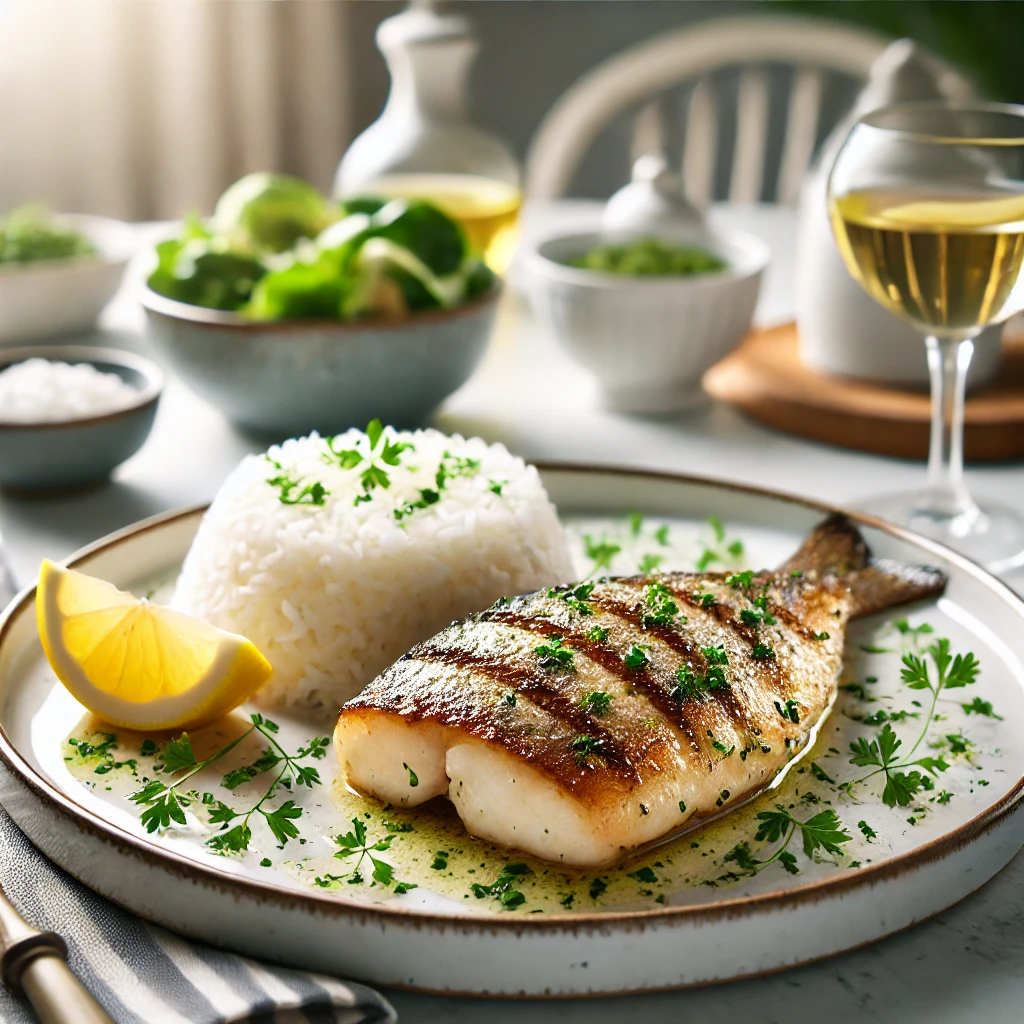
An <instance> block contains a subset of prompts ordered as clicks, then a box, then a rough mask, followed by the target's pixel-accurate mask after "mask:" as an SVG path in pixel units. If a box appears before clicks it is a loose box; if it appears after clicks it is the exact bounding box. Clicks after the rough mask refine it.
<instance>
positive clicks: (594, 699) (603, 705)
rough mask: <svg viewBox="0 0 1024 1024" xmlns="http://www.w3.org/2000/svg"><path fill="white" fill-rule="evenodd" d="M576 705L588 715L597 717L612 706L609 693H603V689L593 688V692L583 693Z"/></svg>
mask: <svg viewBox="0 0 1024 1024" xmlns="http://www.w3.org/2000/svg"><path fill="white" fill-rule="evenodd" d="M576 706H577V707H578V708H579V709H580V710H581V711H585V712H586V713H587V714H590V715H596V716H597V717H600V716H601V715H607V714H608V712H609V711H610V710H611V706H612V698H611V694H609V693H605V692H604V691H603V690H595V691H594V692H593V693H587V694H584V696H582V697H581V698H580V699H579V702H578V703H577V705H576Z"/></svg>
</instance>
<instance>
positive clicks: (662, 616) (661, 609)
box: [642, 583, 686, 629]
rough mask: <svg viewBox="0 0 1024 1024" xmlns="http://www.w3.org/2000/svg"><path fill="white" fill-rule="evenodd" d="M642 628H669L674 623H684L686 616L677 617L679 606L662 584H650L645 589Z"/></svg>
mask: <svg viewBox="0 0 1024 1024" xmlns="http://www.w3.org/2000/svg"><path fill="white" fill-rule="evenodd" d="M642 622H643V626H644V628H645V629H649V628H650V627H651V626H670V625H673V624H674V623H677V622H679V623H683V622H686V616H685V615H683V616H680V615H679V605H678V604H677V602H676V600H675V594H673V593H672V591H671V590H669V589H668V587H666V586H665V585H664V584H663V583H652V584H650V585H649V586H648V588H647V593H646V596H645V598H644V615H643V619H642Z"/></svg>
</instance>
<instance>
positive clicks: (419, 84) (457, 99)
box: [334, 2, 522, 271]
mask: <svg viewBox="0 0 1024 1024" xmlns="http://www.w3.org/2000/svg"><path fill="white" fill-rule="evenodd" d="M377 46H378V47H379V48H380V51H381V53H383V55H384V59H385V60H386V61H387V65H388V70H389V72H390V74H391V91H390V93H389V94H388V99H387V103H386V104H385V106H384V110H383V112H382V113H381V115H380V117H379V118H378V119H377V120H376V121H375V122H374V123H373V124H372V125H370V127H369V128H367V129H366V131H364V132H363V133H362V134H361V135H359V136H358V137H357V138H356V139H355V141H354V142H353V143H352V145H351V146H350V147H349V149H348V152H346V153H345V156H344V157H343V158H342V161H341V163H340V164H339V166H338V171H337V174H336V175H335V179H334V195H335V196H336V197H337V198H342V199H344V198H346V197H351V196H354V195H366V194H373V195H379V196H385V197H389V198H390V197H407V198H419V199H429V200H431V201H432V202H434V203H436V204H437V205H438V206H440V207H441V208H442V209H443V210H444V211H445V212H446V213H448V214H449V216H451V217H454V218H455V219H457V220H458V221H460V222H461V223H462V225H463V227H464V228H465V230H466V234H467V236H468V238H469V242H470V245H471V246H472V247H473V248H474V249H476V250H477V251H478V252H479V253H481V254H482V255H483V256H484V257H485V258H486V259H487V262H488V263H489V264H490V265H491V266H492V268H494V269H496V270H499V271H501V270H504V269H505V267H506V266H507V264H508V261H509V259H510V258H511V254H512V248H513V246H514V243H515V237H516V221H517V219H518V215H519V208H520V206H521V205H522V190H521V187H520V173H519V165H518V163H517V161H516V158H515V156H514V155H513V154H512V151H511V150H510V149H509V147H508V146H507V145H506V144H505V143H504V142H503V141H502V140H501V139H500V138H498V137H497V136H496V135H494V134H492V133H491V132H487V131H485V130H483V129H482V128H479V127H477V126H476V125H474V124H473V123H472V122H471V120H470V117H469V110H468V108H469V104H468V96H467V93H468V90H467V79H468V75H469V70H470V67H471V65H472V63H473V60H474V58H475V57H476V54H477V51H478V49H479V43H478V40H477V38H476V36H475V35H474V34H473V31H472V26H471V23H470V21H469V19H467V18H465V17H463V16H462V15H458V14H454V13H451V12H449V11H442V10H438V9H437V8H436V6H435V4H433V3H426V2H424V3H413V4H411V5H410V6H409V8H408V9H406V10H405V11H403V12H402V13H401V14H397V15H395V16H394V17H392V18H388V19H386V20H385V21H383V22H381V24H380V26H379V27H378V29H377Z"/></svg>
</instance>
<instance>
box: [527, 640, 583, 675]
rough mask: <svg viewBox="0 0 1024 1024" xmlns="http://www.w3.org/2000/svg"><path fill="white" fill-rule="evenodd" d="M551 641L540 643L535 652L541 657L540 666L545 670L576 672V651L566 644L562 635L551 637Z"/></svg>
mask: <svg viewBox="0 0 1024 1024" xmlns="http://www.w3.org/2000/svg"><path fill="white" fill-rule="evenodd" d="M549 640H550V643H546V644H538V645H537V646H536V647H534V649H533V653H534V654H536V655H537V657H538V658H540V667H541V668H542V669H544V671H545V672H574V671H575V670H576V665H575V663H574V662H573V655H574V654H575V651H573V649H572V648H571V647H566V646H564V643H565V642H564V641H563V639H562V638H561V637H560V636H552V637H549Z"/></svg>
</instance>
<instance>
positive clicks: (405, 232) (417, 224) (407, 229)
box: [373, 199, 468, 277]
mask: <svg viewBox="0 0 1024 1024" xmlns="http://www.w3.org/2000/svg"><path fill="white" fill-rule="evenodd" d="M373 226H374V234H375V235H376V236H377V237H379V238H386V239H387V240H388V241H389V242H394V243H395V244H396V245H400V246H402V247H403V248H405V249H408V250H409V252H411V253H412V254H413V255H414V256H415V257H416V258H417V259H419V260H420V261H421V262H422V263H423V264H424V265H425V266H426V267H428V268H429V269H430V271H431V273H434V274H436V275H437V276H438V277H444V276H446V275H448V274H454V273H455V272H456V271H457V270H458V269H459V268H460V267H461V266H462V261H463V260H464V259H465V258H466V256H467V252H468V247H467V244H466V236H465V233H464V232H463V230H462V227H461V225H460V224H458V223H457V222H456V221H454V220H452V219H451V217H449V216H448V215H447V214H445V213H443V212H442V211H441V210H439V209H438V208H437V207H436V206H434V204H433V203H428V202H426V201H424V200H408V199H394V200H392V201H391V202H390V203H388V204H387V206H384V207H382V208H381V209H380V210H379V211H378V212H377V213H376V214H374V217H373Z"/></svg>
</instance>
